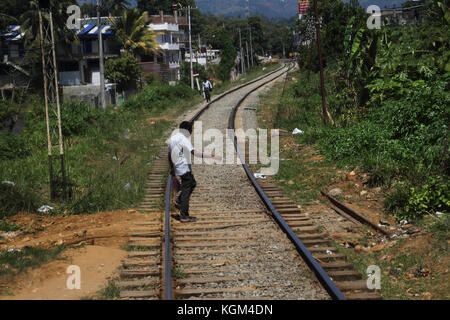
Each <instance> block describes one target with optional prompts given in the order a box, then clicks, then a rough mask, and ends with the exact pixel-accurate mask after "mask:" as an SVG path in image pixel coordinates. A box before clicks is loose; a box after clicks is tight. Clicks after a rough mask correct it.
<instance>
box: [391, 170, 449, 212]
mask: <svg viewBox="0 0 450 320" xmlns="http://www.w3.org/2000/svg"><path fill="white" fill-rule="evenodd" d="M384 207H385V209H386V211H388V212H391V213H393V214H394V216H395V217H396V218H397V219H398V220H402V219H406V220H410V219H414V218H417V217H420V216H423V215H425V214H433V213H435V212H436V211H440V212H447V213H448V212H449V211H450V188H449V185H448V182H447V181H446V180H445V179H443V178H442V177H439V176H438V177H431V178H429V179H428V181H427V182H426V183H425V184H424V185H422V186H416V187H411V186H409V185H406V184H400V185H397V186H396V187H395V188H394V191H393V192H392V193H391V194H389V195H387V196H386V201H385V203H384Z"/></svg>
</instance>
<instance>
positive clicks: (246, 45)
mask: <svg viewBox="0 0 450 320" xmlns="http://www.w3.org/2000/svg"><path fill="white" fill-rule="evenodd" d="M245 47H246V50H247V70H248V69H250V56H249V54H248V41H245Z"/></svg>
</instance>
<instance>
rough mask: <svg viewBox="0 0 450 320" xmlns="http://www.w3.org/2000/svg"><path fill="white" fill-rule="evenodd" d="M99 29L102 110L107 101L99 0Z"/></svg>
mask: <svg viewBox="0 0 450 320" xmlns="http://www.w3.org/2000/svg"><path fill="white" fill-rule="evenodd" d="M97 27H98V51H99V56H100V100H101V106H102V109H103V110H104V109H106V99H105V66H104V64H103V36H102V24H101V21H100V4H99V0H97Z"/></svg>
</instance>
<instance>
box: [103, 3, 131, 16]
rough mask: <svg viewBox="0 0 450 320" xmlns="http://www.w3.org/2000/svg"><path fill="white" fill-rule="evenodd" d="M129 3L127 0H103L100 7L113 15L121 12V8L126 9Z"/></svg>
mask: <svg viewBox="0 0 450 320" xmlns="http://www.w3.org/2000/svg"><path fill="white" fill-rule="evenodd" d="M129 5H130V3H129V2H128V1H127V0H103V1H102V9H103V10H105V11H106V12H107V13H108V14H109V13H112V14H114V15H120V14H122V12H123V10H126V9H127V7H128V6H129Z"/></svg>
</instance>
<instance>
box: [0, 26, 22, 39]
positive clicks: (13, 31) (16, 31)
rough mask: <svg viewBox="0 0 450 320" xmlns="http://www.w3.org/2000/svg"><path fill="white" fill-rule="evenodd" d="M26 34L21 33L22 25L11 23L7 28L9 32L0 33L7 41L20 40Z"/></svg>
mask: <svg viewBox="0 0 450 320" xmlns="http://www.w3.org/2000/svg"><path fill="white" fill-rule="evenodd" d="M24 36H25V33H20V26H16V25H11V26H8V28H7V33H3V34H0V37H2V38H3V40H5V41H10V42H14V41H20V40H22V39H23V37H24Z"/></svg>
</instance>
